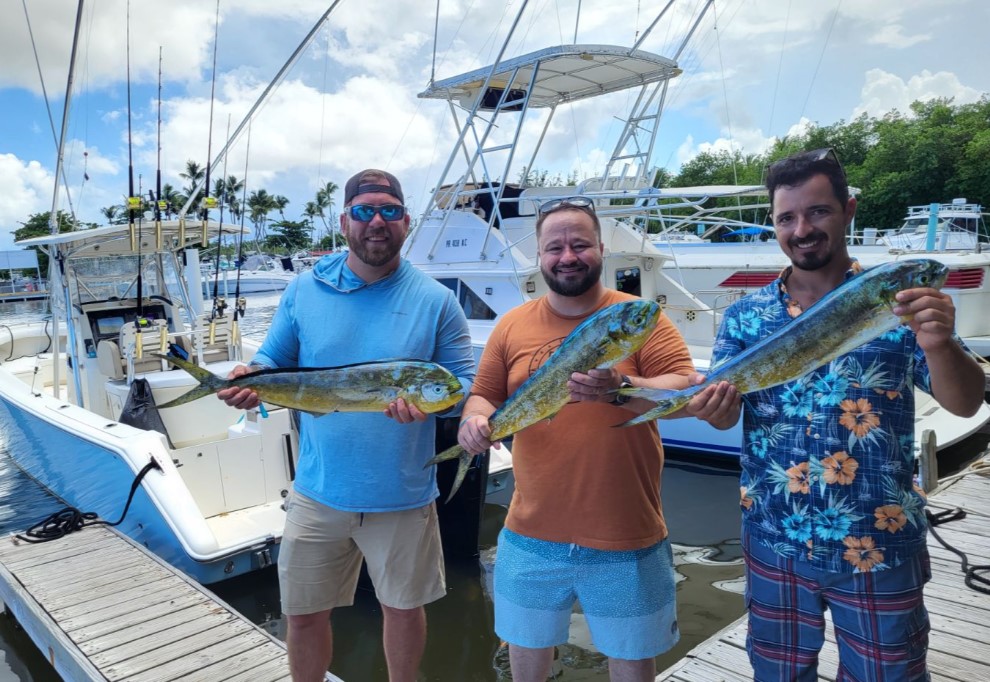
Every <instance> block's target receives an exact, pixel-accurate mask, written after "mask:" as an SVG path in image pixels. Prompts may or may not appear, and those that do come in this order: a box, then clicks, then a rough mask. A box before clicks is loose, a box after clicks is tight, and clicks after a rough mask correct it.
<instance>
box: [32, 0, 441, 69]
mask: <svg viewBox="0 0 990 682" xmlns="http://www.w3.org/2000/svg"><path fill="white" fill-rule="evenodd" d="M24 11H25V12H26V11H27V8H25V9H24ZM439 31H440V0H437V11H436V12H434V13H433V63H432V64H431V65H430V85H433V81H434V80H435V79H436V75H437V36H438V34H439Z"/></svg>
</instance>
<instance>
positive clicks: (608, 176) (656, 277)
mask: <svg viewBox="0 0 990 682" xmlns="http://www.w3.org/2000/svg"><path fill="white" fill-rule="evenodd" d="M710 4H711V3H708V2H706V3H704V4H703V5H702V6H701V7H700V9H699V10H698V11H697V12H696V13H695V14H694V16H693V19H692V22H690V28H689V30H688V31H687V33H686V35H685V36H684V37H683V38H682V39H681V40H680V44H679V46H678V47H677V48H676V49H675V51H674V52H673V57H665V56H661V55H659V54H655V53H652V52H649V51H646V50H644V49H642V45H643V41H644V40H645V39H646V38H647V37H648V35H649V34H650V32H651V31H652V30H653V29H654V28H655V27H656V26H657V25H658V23H659V20H660V19H661V18H662V17H663V14H664V11H661V13H660V15H658V17H657V18H656V19H654V21H653V23H652V24H650V26H649V28H648V29H647V30H646V31H644V32H642V34H641V35H640V37H639V39H638V40H637V42H636V43H635V44H634V45H632V46H618V45H598V44H573V45H558V46H555V47H548V48H545V49H542V50H538V51H535V52H530V53H527V54H523V55H519V56H515V57H505V56H504V55H505V52H506V47H507V45H508V43H509V39H510V38H511V32H510V33H509V36H508V37H507V38H506V40H505V43H504V44H503V45H502V49H501V51H500V53H499V56H498V59H497V61H496V62H495V63H493V64H491V65H490V66H487V67H484V68H481V69H476V70H474V71H470V72H466V73H463V74H460V75H456V76H452V77H449V78H446V79H443V80H438V81H435V82H433V83H431V84H430V85H429V87H428V88H427V89H426V90H425V91H423V92H422V93H420V95H419V97H421V98H425V99H438V100H442V101H445V102H446V103H447V104H448V107H449V110H450V112H451V114H452V116H453V118H454V123H455V126H456V130H457V131H458V138H457V142H456V144H455V145H454V148H453V149H452V150H451V153H450V155H449V157H448V160H447V162H446V165H445V167H444V169H443V172H442V175H441V179H440V182H439V183H438V184H437V187H438V189H437V190H436V191H435V192H434V194H433V196H432V197H431V199H430V201H429V203H428V205H427V207H426V209H425V211H424V213H423V215H422V217H421V218H420V220H419V221H418V224H417V227H416V229H415V230H414V231H413V232H412V233H411V234H410V236H409V238H408V240H407V242H406V245H405V248H404V255H405V257H406V258H408V259H409V260H410V261H411V262H412V263H413V264H414V265H416V266H417V267H419V268H420V269H422V270H423V271H425V272H427V273H429V274H430V275H431V276H433V277H435V278H436V279H437V280H439V281H440V282H442V283H444V284H445V285H447V286H448V287H449V288H450V289H451V290H452V291H454V293H455V294H456V295H457V297H458V300H459V301H460V303H461V305H462V306H463V308H464V310H465V313H466V314H467V317H468V322H469V327H470V330H471V336H472V341H473V343H474V347H475V353H476V355H477V356H478V357H480V354H481V351H482V350H483V348H484V345H485V343H486V342H487V340H488V337H489V335H490V333H491V330H492V329H493V327H494V326H495V324H496V322H497V321H498V319H499V317H500V316H501V315H503V314H504V313H505V312H507V311H508V310H511V309H512V308H514V307H515V306H517V305H520V304H521V303H523V302H525V301H528V300H531V299H533V298H536V297H539V296H542V295H543V294H545V293H546V290H547V289H546V284H545V282H544V281H543V278H542V276H541V274H540V268H539V263H538V260H537V253H536V237H535V223H536V218H537V212H538V209H539V206H540V205H541V204H543V203H544V202H546V201H549V200H552V199H562V198H567V197H573V196H583V197H587V198H588V199H590V200H592V201H593V202H594V205H595V208H596V212H597V213H598V215H599V218H600V220H601V224H602V240H603V243H604V246H605V259H604V260H605V262H604V268H603V279H604V281H605V284H606V286H609V287H612V288H615V289H617V290H619V291H624V292H628V293H632V294H634V295H638V296H643V297H647V298H651V299H653V300H656V301H657V302H658V303H660V304H661V305H662V306H663V309H664V313H665V314H666V315H667V316H668V317H670V318H671V319H672V321H673V322H674V323H675V324H676V325H677V326H678V328H679V329H680V331H681V333H682V335H683V336H684V338H685V340H686V341H687V343H688V347H689V349H690V351H691V353H692V357H693V358H694V361H695V365H696V367H697V368H698V370H699V371H702V372H704V371H706V370H707V368H708V366H709V360H710V357H711V344H712V341H713V339H714V335H715V332H716V330H717V329H718V324H719V322H720V313H721V311H722V310H723V309H724V308H725V307H726V306H728V304H729V303H731V302H732V300H734V299H735V298H738V297H739V296H740V295H742V294H744V293H746V291H747V290H748V289H750V288H752V286H755V285H756V284H757V280H756V279H753V280H749V279H746V280H744V283H745V284H746V286H738V284H737V280H730V281H729V282H725V281H724V280H727V279H728V278H729V277H730V274H728V273H727V274H726V277H724V278H717V277H714V276H713V271H711V270H709V271H708V272H704V273H701V271H702V269H703V268H704V267H706V266H705V265H704V263H711V258H712V254H713V253H714V252H716V251H718V250H724V251H726V252H727V255H726V256H725V258H727V259H729V258H731V262H732V263H733V268H734V269H733V270H732V274H734V273H738V272H742V273H746V272H747V271H753V272H757V273H761V277H762V273H768V272H772V273H773V275H774V276H776V274H777V273H779V272H780V270H781V269H782V267H783V266H784V264H783V263H781V259H782V258H783V254H781V252H780V249H779V248H778V247H777V245H776V244H775V243H774V242H772V241H768V242H763V241H759V240H757V241H755V242H742V243H733V244H720V245H718V246H716V245H715V244H712V243H709V242H705V241H704V238H701V239H693V238H691V237H687V236H681V237H680V238H677V239H668V240H667V241H664V240H655V239H654V237H653V235H652V233H653V232H655V231H656V230H657V228H659V229H661V230H663V229H664V228H665V227H669V228H673V229H671V231H670V232H669V235H674V234H675V233H676V234H679V235H685V234H686V233H689V232H690V233H694V235H695V236H697V224H700V223H705V222H713V221H719V222H724V219H721V218H718V217H716V216H713V215H712V214H711V212H710V211H709V209H707V208H705V206H706V203H705V201H706V198H707V197H710V196H711V195H713V194H721V195H722V196H733V195H741V196H745V195H746V194H752V195H757V194H759V193H760V192H762V193H763V194H764V195H765V190H763V189H762V188H761V187H756V186H754V187H747V188H738V187H733V188H721V189H718V188H715V189H713V188H679V189H678V188H675V189H657V188H654V187H652V180H653V178H654V177H655V175H656V169H655V168H653V167H652V166H651V165H650V164H651V155H652V150H653V148H654V142H655V140H656V135H657V133H658V131H659V122H660V114H661V111H662V109H663V103H664V101H665V98H666V94H667V89H668V86H669V83H670V81H671V79H673V78H675V77H677V76H678V75H679V74H680V69H679V67H678V65H677V57H678V55H679V54H680V53H681V51H682V50H683V49H684V47H685V45H686V44H687V42H688V41H689V40H690V38H691V35H692V34H693V33H694V31H695V30H696V29H697V27H698V25H699V23H700V21H701V19H702V17H703V16H704V15H705V12H706V11H707V9H708V8H709V6H710ZM517 23H518V19H517ZM624 91H629V92H632V93H633V94H632V95H631V96H630V97H629V99H630V100H631V101H632V102H633V104H632V109H631V111H629V112H627V113H626V115H625V116H624V117H623V118H622V119H621V120H622V121H623V122H624V126H623V128H622V130H621V131H620V132H619V135H618V139H617V141H616V144H615V147H614V150H613V152H612V154H611V157H610V158H609V160H608V162H607V163H606V165H605V168H604V171H603V173H602V174H601V175H600V176H598V177H592V178H588V179H585V180H583V181H580V182H578V183H576V184H570V185H563V186H534V185H528V184H526V183H524V182H523V183H510V182H507V181H505V180H504V178H508V177H510V176H511V170H512V168H513V162H514V161H515V160H516V159H517V158H523V159H526V160H527V161H528V163H527V165H526V166H525V167H526V168H533V167H534V164H536V163H538V159H539V152H540V147H541V145H542V143H543V141H544V140H545V139H546V136H547V132H548V130H550V126H551V123H552V121H553V120H554V114H555V113H557V112H558V111H559V110H560V109H563V108H565V105H568V104H570V103H574V102H579V101H581V100H585V99H589V98H594V97H607V96H609V95H612V94H613V93H619V92H624ZM520 140H533V141H535V144H534V146H533V148H531V149H525V150H523V149H519V148H518V147H519V141H520ZM479 209H480V210H479ZM674 209H677V211H675V210H674ZM675 213H676V214H686V215H674V214H675ZM753 224H758V222H757V223H749V225H753ZM745 226H746V224H744V225H742V227H745ZM738 227H739V225H736V229H738ZM707 229H709V228H708V227H705V228H704V229H703V230H702V231H703V232H704V231H705V230H707ZM720 229H721V227H720ZM749 252H759V258H760V259H765V260H758V259H757V258H756V257H754V258H753V259H751V260H747V259H748V258H749V256H748V255H747V256H746V258H747V259H741V258H740V256H741V255H742V254H744V253H745V254H748V253H749ZM686 254H693V255H692V256H691V257H692V258H694V259H695V261H694V262H695V263H696V264H697V267H696V268H694V267H691V266H687V267H685V266H684V263H685V262H686V260H685V259H686ZM719 262H721V261H719ZM726 262H729V261H728V260H727V261H726ZM771 263H772V265H771ZM696 271H697V273H701V274H703V275H704V277H699V278H698V279H697V280H691V279H689V278H690V277H691V276H693V275H694V274H696ZM760 281H763V283H764V284H765V283H766V281H768V280H762V279H761V280H760ZM919 399H921V400H922V402H919V409H918V414H919V419H918V421H917V429H916V431H917V432H916V436H917V440H918V442H920V437H921V434H922V433H923V431H924V430H926V429H934V430H936V432H937V434H938V442H939V444H940V445H947V444H949V443H951V442H956V441H958V440H960V439H961V438H963V437H965V436H967V435H969V434H971V433H973V432H974V431H975V430H977V429H978V428H979V427H980V426H981V425H982V424H983V423H984V422H985V421H987V419H990V410H984V411H981V413H980V415H978V417H976V418H973V419H970V420H962V419H960V418H958V417H955V416H953V415H950V414H949V413H948V412H946V411H945V410H942V409H941V408H940V407H939V406H938V405H937V403H934V401H930V400H925V397H924V396H923V395H922V394H920V393H919ZM659 429H660V434H661V437H662V440H663V442H664V444H665V445H666V446H667V447H673V448H678V449H682V450H690V451H695V452H698V453H703V454H706V455H716V456H722V457H726V458H729V459H735V458H738V456H739V454H740V451H741V445H742V432H741V426H738V425H737V426H736V427H735V428H734V429H730V430H727V431H719V430H716V429H714V428H712V427H710V426H709V425H707V424H706V423H703V422H699V421H697V420H693V419H679V420H664V421H661V422H659ZM494 455H498V456H500V457H503V458H504V461H503V463H502V465H503V466H506V467H508V466H511V453H509V452H506V451H505V450H504V449H503V450H502V451H493V456H494Z"/></svg>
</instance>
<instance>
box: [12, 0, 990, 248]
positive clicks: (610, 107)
mask: <svg viewBox="0 0 990 682" xmlns="http://www.w3.org/2000/svg"><path fill="white" fill-rule="evenodd" d="M330 1H331V0H322V1H321V0H280V1H279V2H271V0H237V1H236V2H234V1H232V0H220V3H219V21H217V16H218V4H217V3H216V2H213V1H207V0H169V2H167V3H166V2H160V1H159V0H131V1H130V2H129V3H128V2H126V1H125V0H98V1H96V0H90V1H89V2H88V3H86V4H85V6H84V8H83V14H82V19H81V30H80V39H79V42H78V45H77V54H76V60H75V71H74V78H73V84H72V88H71V98H70V108H69V117H68V123H67V134H66V144H65V147H64V156H63V164H64V172H65V177H66V183H67V185H68V192H67V191H66V187H65V186H64V185H63V186H61V188H60V190H59V201H58V204H57V206H58V208H60V209H64V210H70V204H69V202H68V201H67V199H66V197H67V195H68V196H70V197H71V210H74V211H75V213H76V215H77V217H78V218H79V219H80V220H83V221H87V222H96V223H101V224H102V223H103V222H104V218H103V217H102V214H101V211H100V209H101V208H102V207H106V206H110V205H114V204H121V203H123V201H124V197H126V196H127V194H128V186H129V177H130V176H131V172H130V169H133V181H134V184H135V187H136V188H137V187H139V188H141V189H142V190H143V191H144V193H145V194H147V190H148V189H149V188H153V187H154V184H155V176H156V172H157V169H158V168H159V167H160V168H161V172H162V177H163V182H167V183H170V184H172V185H173V186H174V187H176V188H179V189H181V188H182V187H185V186H187V185H188V182H187V181H186V180H184V179H182V178H180V177H179V175H178V174H179V173H180V172H182V170H183V169H184V168H185V164H186V161H187V160H194V161H196V162H198V163H199V164H200V165H201V166H203V165H206V163H207V161H208V160H213V159H219V158H220V157H219V156H218V153H219V151H220V150H221V148H222V147H223V146H224V143H225V141H226V139H227V137H228V134H229V132H228V131H233V130H234V129H236V127H237V126H238V125H239V124H240V123H241V121H242V120H243V119H244V117H245V115H246V114H247V112H248V110H249V109H250V108H251V106H252V105H253V104H254V103H255V101H256V100H257V99H258V98H259V96H260V95H261V93H262V92H263V91H264V90H265V88H266V87H267V86H268V84H269V83H270V81H271V79H272V78H273V77H274V76H275V74H276V73H277V72H278V70H279V69H280V68H281V67H282V65H283V64H285V62H286V61H287V60H288V59H289V56H290V55H291V54H292V53H293V51H294V50H296V48H297V47H299V45H300V43H301V41H302V40H303V38H304V37H305V36H306V35H307V33H309V32H310V30H311V29H313V27H314V25H315V24H316V23H317V20H318V19H319V18H320V17H321V16H322V15H323V13H324V12H326V11H327V9H328V8H329V7H330ZM666 1H667V0H560V1H557V2H554V1H553V0H529V1H528V3H526V2H523V0H512V1H511V2H493V1H490V0H439V2H435V1H433V0H429V1H427V0H339V2H338V3H337V4H336V5H335V6H334V9H333V11H332V12H331V13H330V16H329V18H328V21H327V22H326V23H325V24H324V25H323V26H321V27H320V28H319V30H318V31H317V32H316V35H315V39H314V40H313V41H312V43H311V44H310V45H309V47H308V48H307V49H306V50H304V51H303V52H302V53H301V55H300V57H299V59H298V60H297V61H296V63H295V65H294V66H293V68H292V69H291V70H290V71H289V72H288V73H287V75H286V77H285V78H284V79H283V81H282V83H281V84H280V86H279V87H278V88H276V89H274V90H273V92H272V93H271V94H270V95H269V96H268V97H267V98H265V100H264V103H263V105H262V106H261V108H260V110H259V112H258V113H257V114H256V115H255V116H254V117H253V118H252V120H251V124H250V130H249V133H245V134H243V135H241V136H240V138H238V140H237V141H236V142H235V143H234V144H233V145H232V146H231V150H230V153H229V154H228V155H227V156H226V157H225V158H224V159H222V160H221V161H220V165H219V166H218V170H219V171H220V173H219V175H236V176H237V177H238V178H240V179H246V183H247V189H248V192H251V191H255V190H258V189H265V190H267V191H268V192H269V193H270V194H280V195H283V196H285V197H287V198H288V199H289V202H290V203H289V205H288V207H287V209H286V211H285V216H286V218H288V219H290V220H295V219H300V218H301V217H302V211H303V209H304V207H305V204H306V202H307V201H310V200H312V199H313V197H314V195H315V193H316V191H317V189H318V188H319V187H322V186H323V185H325V184H326V183H327V182H334V183H336V184H337V185H339V186H340V187H341V188H342V187H343V185H344V183H345V182H346V180H347V178H348V177H350V175H352V174H353V173H354V172H356V171H358V170H361V169H363V168H367V167H378V168H384V169H386V170H389V171H391V172H393V173H395V174H396V175H398V177H399V178H400V180H401V181H402V184H403V188H404V190H405V194H406V203H407V205H408V206H409V207H410V210H411V213H413V215H415V214H416V213H417V211H421V210H422V209H423V208H424V207H425V205H426V203H427V201H428V199H429V196H430V193H431V191H432V188H433V187H435V186H436V184H437V182H438V180H439V178H440V177H441V172H442V170H443V168H444V165H445V164H446V162H447V157H448V155H449V154H450V151H451V149H452V146H453V142H454V141H455V140H456V134H457V131H456V128H455V126H454V123H453V119H452V117H451V114H450V110H449V107H448V105H447V103H446V102H443V101H441V100H435V99H421V98H417V94H418V93H420V92H422V91H423V90H424V89H426V87H427V86H428V84H429V83H430V81H431V78H435V79H436V80H440V79H443V78H447V77H450V76H454V75H457V74H459V73H463V72H466V71H469V70H472V69H476V68H480V67H484V66H488V65H490V64H491V63H492V62H493V61H494V60H495V58H496V57H497V54H498V52H499V50H500V49H501V47H502V44H503V42H504V40H505V37H506V35H507V33H508V31H509V30H510V28H511V26H512V25H513V23H514V22H515V21H516V18H517V14H518V13H519V10H520V8H523V5H525V7H524V11H523V13H522V14H521V15H520V16H519V18H518V23H517V25H516V29H515V31H514V32H513V34H512V38H511V40H510V41H509V43H508V45H507V47H506V56H516V55H519V54H524V53H526V52H530V51H534V50H538V49H541V48H545V47H549V46H552V45H559V44H569V43H573V42H575V32H576V41H577V42H578V43H582V44H614V45H622V46H630V45H632V43H633V42H634V41H635V40H636V39H637V38H638V37H639V36H640V35H641V33H642V32H643V31H644V30H645V29H646V28H647V27H648V26H649V25H650V23H651V22H652V21H653V19H654V17H655V16H656V14H657V13H658V12H659V11H660V10H661V9H662V8H663V7H664V6H665V5H666ZM25 5H26V11H27V17H25ZM701 5H703V2H699V1H696V0H677V2H675V4H674V5H673V6H672V9H671V10H670V11H669V12H668V13H667V14H666V15H665V17H664V20H663V21H662V22H661V23H659V24H657V26H656V28H654V29H653V31H652V32H651V33H650V34H649V35H648V36H647V38H646V40H644V42H643V44H642V46H641V49H644V50H647V51H650V52H655V53H657V54H661V55H664V56H668V57H670V56H672V55H673V53H674V51H675V50H676V49H677V46H678V45H679V44H680V41H681V40H682V39H683V37H684V34H685V32H686V30H687V27H688V26H690V24H691V22H692V17H695V16H697V13H698V11H699V9H700V7H701ZM76 12H77V3H76V2H71V1H70V0H0V64H2V65H3V66H2V68H0V188H2V189H0V250H3V249H11V248H14V247H13V246H12V244H13V236H12V232H13V230H15V229H17V228H19V227H20V226H21V224H22V223H23V222H24V221H26V220H27V219H28V217H29V216H30V215H32V214H34V213H39V212H43V211H47V210H50V209H51V207H52V201H53V190H54V173H55V166H56V155H57V154H56V149H57V145H56V143H55V137H56V135H60V134H61V129H62V119H63V111H64V109H65V106H64V105H65V99H66V84H67V77H68V71H69V63H70V51H71V45H72V35H73V29H74V25H75V21H76ZM128 17H129V19H128ZM29 26H30V30H29ZM988 28H990V3H988V2H986V0H870V1H869V2H862V1H860V0H716V1H715V3H714V5H713V6H712V7H710V8H709V9H708V11H707V13H706V14H705V16H704V17H703V19H702V21H701V23H700V24H699V26H698V29H697V31H696V32H695V33H694V35H693V36H692V38H691V40H690V41H688V43H687V45H686V46H685V48H684V50H683V52H682V53H681V55H680V58H679V59H678V65H679V67H680V68H681V69H682V71H683V73H682V74H681V75H680V76H679V77H678V78H675V79H674V80H672V81H671V84H670V90H669V93H668V96H667V100H666V103H665V110H664V114H663V119H662V123H661V129H660V132H659V135H658V138H657V144H656V148H655V152H654V155H653V165H656V166H659V167H663V168H666V169H668V170H670V171H671V172H672V173H676V172H677V170H678V169H679V168H680V166H681V164H683V163H684V162H686V161H688V160H690V159H691V158H693V157H694V156H696V155H697V154H698V153H699V152H703V151H710V150H713V149H714V150H717V149H729V148H733V149H739V150H742V151H743V152H746V153H759V152H763V151H765V150H766V148H767V146H768V144H770V142H771V141H772V139H774V138H777V137H782V136H784V135H787V134H793V133H795V132H799V131H801V130H802V129H803V127H804V126H807V125H808V124H809V123H817V124H820V125H830V124H833V123H836V122H838V121H841V120H845V121H849V120H851V119H853V118H855V117H856V116H858V115H860V114H862V113H866V114H868V115H870V116H883V115H884V114H886V113H888V112H891V111H894V110H897V111H899V112H901V113H902V114H907V113H909V105H910V103H911V102H912V101H914V100H918V99H921V100H927V99H931V98H935V97H942V98H953V99H954V102H955V103H956V104H963V103H968V102H974V101H977V100H978V99H979V98H980V97H981V96H984V95H985V94H987V93H990V69H987V68H986V65H987V64H988V63H990V41H988V40H987V30H988ZM128 32H129V33H130V40H129V41H128ZM32 34H33V37H34V42H33V43H32V40H31V35H32ZM128 43H129V45H130V49H129V50H128ZM35 54H37V59H38V61H36V59H35ZM214 57H215V60H216V68H215V69H214V66H213V64H214ZM128 61H129V62H130V79H129V81H128V77H127V71H128V69H127V65H128ZM39 62H40V72H41V76H40V77H39ZM159 67H160V68H161V73H162V76H161V90H160V91H161V97H160V99H159V76H158V73H159ZM42 82H43V83H44V88H45V89H46V91H47V95H48V106H50V111H51V117H52V118H51V120H50V119H49V109H48V107H46V101H45V97H44V96H43V94H42ZM128 83H129V84H130V87H129V90H130V107H129V108H128ZM211 92H212V93H213V94H212V97H211ZM630 97H631V95H630V94H629V93H628V92H627V93H619V94H616V95H610V96H608V97H599V98H592V99H589V100H585V101H582V102H579V103H576V104H573V105H565V106H564V107H562V108H561V110H559V111H558V112H557V115H556V118H555V119H554V123H553V126H552V127H551V129H550V131H549V133H548V135H547V138H546V140H545V141H544V147H543V151H541V155H540V156H539V157H538V158H537V160H536V163H535V166H536V168H539V169H546V170H549V171H550V172H551V173H552V174H558V173H559V174H561V175H562V176H564V177H566V176H568V175H569V174H571V173H576V174H577V175H578V177H579V178H585V177H592V176H594V175H596V174H598V173H600V172H601V171H602V169H603V165H604V160H605V159H607V157H608V155H609V153H610V152H611V151H612V148H613V147H614V145H615V143H616V139H617V136H618V134H619V132H620V131H621V123H620V119H621V118H622V117H623V116H626V115H627V114H628V111H629V108H630V103H631V102H632V100H631V99H630ZM159 102H160V105H161V106H160V110H161V116H160V118H159ZM211 110H212V116H211ZM211 120H212V126H211ZM53 127H54V131H55V133H54V134H53ZM129 127H130V135H129V134H128V128H129ZM211 129H212V134H211ZM129 139H130V143H129V142H128V140H129ZM532 139H533V138H526V137H524V138H523V140H522V142H523V143H525V142H530V141H532ZM159 148H160V154H159ZM528 157H529V155H528V154H520V155H519V157H518V162H517V164H516V166H514V168H513V170H512V171H511V172H510V174H509V175H510V177H509V178H508V179H509V180H515V179H516V178H517V177H518V171H519V166H521V165H522V164H523V163H525V162H526V160H528ZM159 158H160V163H159ZM224 170H226V172H224ZM213 177H214V178H216V177H218V174H217V173H214V174H213ZM336 198H337V202H336V203H337V207H338V209H339V206H340V203H342V200H343V196H342V190H341V191H340V192H338V194H337V197H336ZM938 199H945V200H947V199H946V198H944V197H939V198H938ZM214 217H216V216H214Z"/></svg>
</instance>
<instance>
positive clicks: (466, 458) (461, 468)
mask: <svg viewBox="0 0 990 682" xmlns="http://www.w3.org/2000/svg"><path fill="white" fill-rule="evenodd" d="M472 459H474V456H473V455H469V454H468V453H467V452H462V453H461V456H460V460H459V461H458V462H457V475H456V476H454V484H453V485H451V486H450V494H449V495H447V499H446V500H444V504H447V503H448V502H450V500H451V499H452V498H453V497H454V493H456V492H457V491H458V490H459V489H460V487H461V484H462V483H464V477H465V476H467V472H468V468H469V467H470V466H471V460H472Z"/></svg>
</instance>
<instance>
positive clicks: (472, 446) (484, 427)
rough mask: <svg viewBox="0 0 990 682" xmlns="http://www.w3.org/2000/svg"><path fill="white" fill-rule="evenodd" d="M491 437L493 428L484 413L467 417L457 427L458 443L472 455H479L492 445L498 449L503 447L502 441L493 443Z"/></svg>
mask: <svg viewBox="0 0 990 682" xmlns="http://www.w3.org/2000/svg"><path fill="white" fill-rule="evenodd" d="M491 437H492V429H491V426H490V425H489V423H488V417H486V416H484V415H482V414H474V415H471V416H470V417H465V418H464V419H462V420H461V423H460V425H459V426H458V427H457V444H458V445H460V446H461V447H462V448H464V449H465V450H466V451H467V452H468V454H471V455H477V454H478V453H480V452H484V451H485V450H487V449H488V448H490V447H494V448H495V449H496V450H497V449H499V448H501V447H502V443H501V441H495V442H494V443H493V442H492V441H491V440H490V439H491Z"/></svg>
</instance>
